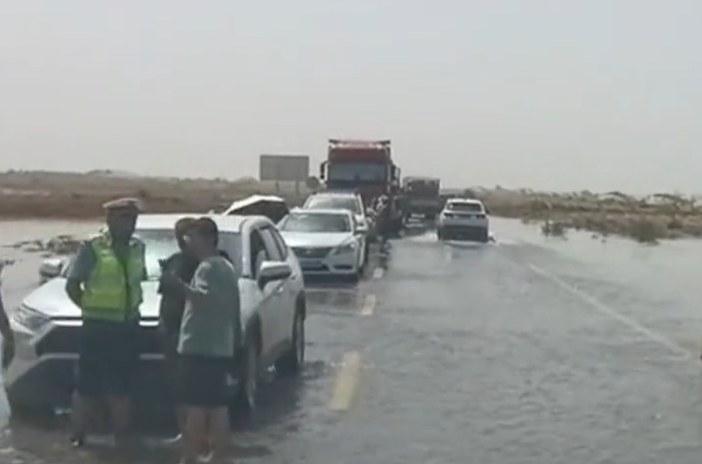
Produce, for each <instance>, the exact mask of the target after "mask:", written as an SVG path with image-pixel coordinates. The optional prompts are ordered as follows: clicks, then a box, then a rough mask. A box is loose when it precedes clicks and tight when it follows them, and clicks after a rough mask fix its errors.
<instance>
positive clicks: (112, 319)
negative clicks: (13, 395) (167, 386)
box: [66, 198, 146, 447]
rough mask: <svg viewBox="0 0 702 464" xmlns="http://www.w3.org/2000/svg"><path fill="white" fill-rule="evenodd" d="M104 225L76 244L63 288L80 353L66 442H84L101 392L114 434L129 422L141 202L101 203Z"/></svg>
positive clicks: (140, 272)
mask: <svg viewBox="0 0 702 464" xmlns="http://www.w3.org/2000/svg"><path fill="white" fill-rule="evenodd" d="M103 207H104V209H105V211H106V214H107V221H106V222H107V224H106V225H107V227H106V230H103V231H102V233H101V234H99V235H98V236H97V237H95V238H93V239H91V240H89V241H87V242H85V243H83V244H82V246H81V248H80V249H79V251H78V255H77V257H76V260H75V262H74V264H73V266H71V270H70V275H69V277H68V280H67V283H66V292H67V293H68V296H69V297H70V298H71V300H73V302H74V303H75V304H76V305H77V306H78V307H79V308H80V309H81V314H82V320H83V324H82V327H81V331H80V349H79V350H80V351H79V359H78V373H77V378H76V390H75V392H74V396H73V409H72V411H73V412H72V417H71V422H72V424H71V425H72V427H71V429H72V430H71V437H70V438H71V443H72V444H73V446H76V447H77V446H82V445H83V444H84V442H85V434H86V425H87V418H88V415H89V413H90V412H91V410H92V408H91V406H93V402H94V400H96V399H98V398H100V397H101V396H102V395H106V396H107V400H108V404H109V406H110V412H111V417H112V420H113V426H114V430H115V435H116V438H118V439H120V438H123V437H124V434H125V433H126V431H127V428H128V426H129V416H130V415H129V412H130V411H129V407H130V401H129V399H130V398H129V397H130V392H129V390H130V384H131V380H132V375H133V373H134V371H135V368H136V367H137V364H138V360H139V351H138V349H137V346H138V338H137V336H138V332H137V330H138V327H139V305H140V304H141V302H142V281H143V280H145V278H146V267H145V254H144V251H145V250H144V244H143V243H142V242H141V241H140V240H138V239H136V238H135V237H134V230H135V228H136V221H137V217H138V215H139V212H140V211H141V203H140V202H139V200H137V199H134V198H122V199H119V200H114V201H111V202H108V203H105V204H104V205H103Z"/></svg>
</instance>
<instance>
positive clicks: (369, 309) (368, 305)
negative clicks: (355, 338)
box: [361, 293, 376, 316]
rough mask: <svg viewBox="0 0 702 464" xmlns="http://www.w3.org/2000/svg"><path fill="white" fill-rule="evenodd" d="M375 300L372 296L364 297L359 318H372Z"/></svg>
mask: <svg viewBox="0 0 702 464" xmlns="http://www.w3.org/2000/svg"><path fill="white" fill-rule="evenodd" d="M375 303H376V298H375V295H374V294H372V293H371V294H369V295H366V298H365V299H364V300H363V307H362V308H361V316H372V315H373V312H374V311H375Z"/></svg>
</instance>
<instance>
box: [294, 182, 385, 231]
mask: <svg viewBox="0 0 702 464" xmlns="http://www.w3.org/2000/svg"><path fill="white" fill-rule="evenodd" d="M302 207H303V208H305V209H345V210H347V211H350V212H351V214H353V215H354V217H355V219H356V223H357V224H358V228H359V231H363V232H364V234H365V235H366V238H367V239H368V241H369V242H373V241H375V239H376V238H377V234H376V230H375V219H374V218H373V216H372V215H370V214H368V212H367V211H366V207H365V206H364V204H363V199H362V198H361V195H359V194H358V193H356V192H353V191H329V192H318V193H315V194H313V195H310V196H309V197H307V200H306V201H305V204H304V205H303V206H302Z"/></svg>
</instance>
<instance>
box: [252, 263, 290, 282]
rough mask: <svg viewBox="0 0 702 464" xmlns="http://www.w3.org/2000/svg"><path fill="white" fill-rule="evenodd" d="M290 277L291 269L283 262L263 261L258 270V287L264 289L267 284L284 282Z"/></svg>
mask: <svg viewBox="0 0 702 464" xmlns="http://www.w3.org/2000/svg"><path fill="white" fill-rule="evenodd" d="M291 275H292V268H291V267H290V265H289V264H288V263H286V262H284V261H264V262H262V263H261V267H260V268H259V270H258V285H259V287H260V288H264V287H265V286H266V285H267V284H268V283H270V282H275V281H276V280H285V279H287V278H288V277H290V276H291Z"/></svg>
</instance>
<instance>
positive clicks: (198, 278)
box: [181, 262, 213, 300]
mask: <svg viewBox="0 0 702 464" xmlns="http://www.w3.org/2000/svg"><path fill="white" fill-rule="evenodd" d="M212 277H213V267H212V264H211V263H208V262H202V263H200V265H199V266H198V267H197V270H196V271H195V275H194V276H193V280H192V281H191V282H190V283H187V282H183V281H181V286H182V288H183V290H184V291H185V296H186V297H187V298H190V299H193V300H195V299H203V298H208V297H209V296H210V294H211V292H210V288H211V282H212Z"/></svg>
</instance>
